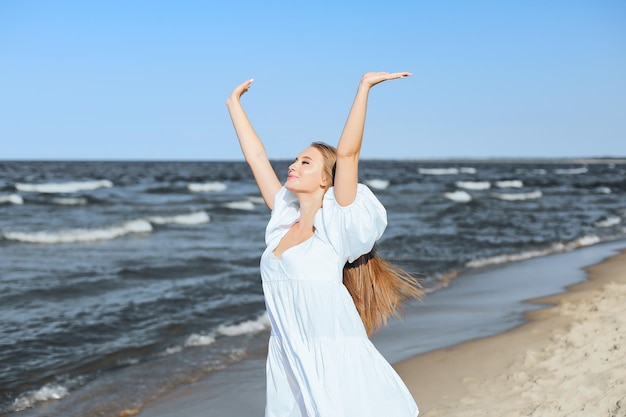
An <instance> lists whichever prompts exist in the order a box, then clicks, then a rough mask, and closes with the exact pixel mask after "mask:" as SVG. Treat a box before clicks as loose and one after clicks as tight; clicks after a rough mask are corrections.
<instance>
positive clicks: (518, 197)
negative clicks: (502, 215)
mask: <svg viewBox="0 0 626 417" xmlns="http://www.w3.org/2000/svg"><path fill="white" fill-rule="evenodd" d="M491 195H492V197H494V198H498V199H500V200H506V201H523V200H536V199H538V198H541V196H542V195H543V194H542V193H541V191H539V190H535V191H531V192H529V193H515V194H507V193H492V194H491Z"/></svg>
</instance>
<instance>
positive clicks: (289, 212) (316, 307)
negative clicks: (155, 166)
mask: <svg viewBox="0 0 626 417" xmlns="http://www.w3.org/2000/svg"><path fill="white" fill-rule="evenodd" d="M409 75H411V74H410V73H408V72H398V73H386V72H375V73H374V72H370V73H367V74H365V75H363V77H362V78H361V81H360V83H359V87H358V90H357V93H356V97H355V99H354V103H353V104H352V108H351V110H350V113H349V115H348V119H347V121H346V124H345V127H344V130H343V132H342V134H341V137H340V140H339V144H338V146H337V149H336V150H335V149H334V148H332V147H331V146H328V145H325V144H322V143H314V144H312V145H311V146H310V147H308V148H306V149H305V150H304V151H303V152H301V153H300V154H299V155H298V156H297V157H296V159H295V161H294V162H293V163H292V164H291V165H290V166H289V172H288V174H287V180H286V182H285V184H284V186H283V185H282V184H281V182H280V180H279V179H278V177H277V176H276V173H275V172H274V170H273V168H272V166H271V165H270V162H269V160H268V157H267V154H266V152H265V148H264V146H263V144H262V143H261V141H260V139H259V137H258V136H257V134H256V133H255V131H254V129H253V127H252V125H251V124H250V121H249V119H248V117H247V116H246V113H245V112H244V110H243V107H242V106H241V102H240V98H241V96H242V95H243V94H244V93H245V92H247V91H248V89H249V88H250V85H251V83H252V80H248V81H246V82H244V83H243V84H241V85H239V86H238V87H236V88H235V90H234V91H233V92H232V94H231V95H230V97H229V98H228V100H227V101H226V104H227V107H228V110H229V113H230V117H231V119H232V122H233V125H234V127H235V131H236V133H237V137H238V138H239V143H240V145H241V149H242V151H243V154H244V157H245V159H246V162H247V163H248V164H249V165H250V168H251V169H252V173H253V175H254V178H255V179H256V182H257V184H258V186H259V189H260V191H261V195H262V196H263V199H264V200H265V203H266V204H267V206H268V207H269V208H270V210H272V216H271V219H270V221H269V223H268V226H267V229H266V234H265V241H266V244H267V249H266V250H265V252H264V253H263V255H262V257H261V277H262V281H263V292H264V294H265V303H266V307H267V311H268V315H269V318H270V322H271V328H272V333H271V336H270V341H269V350H268V358H267V404H266V409H265V416H266V417H295V416H298V417H305V416H306V417H314V416H315V417H381V416H385V417H415V416H416V415H417V414H418V409H417V405H416V404H415V402H414V401H413V398H412V396H411V394H410V393H409V391H408V390H407V388H406V387H405V385H404V384H403V383H402V381H401V380H400V377H399V376H398V375H397V374H396V373H395V371H394V370H393V368H392V367H391V366H390V365H389V364H388V363H387V361H386V360H385V359H384V358H383V357H382V356H381V355H380V353H379V352H378V351H377V350H376V349H375V347H374V346H373V344H372V343H371V342H370V340H369V339H368V333H370V332H371V331H373V330H375V328H376V327H378V326H380V325H381V324H383V323H384V322H385V320H386V318H387V316H388V315H389V314H396V312H397V308H398V307H399V302H400V301H401V300H402V299H404V298H406V297H409V296H411V297H412V296H420V295H421V291H420V290H419V288H418V286H417V283H416V281H415V280H413V279H412V278H411V277H409V276H408V274H406V273H404V272H403V271H401V270H399V269H398V268H395V267H393V266H391V265H389V264H387V263H385V262H384V261H382V260H381V259H380V258H377V257H376V255H375V254H373V253H372V252H371V251H372V248H373V246H374V243H375V241H376V240H378V239H379V238H380V236H381V235H382V233H383V231H384V229H385V227H386V225H387V217H386V212H385V209H384V207H383V206H382V205H381V204H380V202H379V201H378V200H377V199H376V197H375V196H374V194H373V193H372V192H371V191H370V190H369V189H368V188H367V187H366V186H364V185H362V184H358V161H359V153H360V150H361V142H362V137H363V128H364V125H365V114H366V109H367V99H368V95H369V91H370V89H371V88H372V87H373V86H374V85H376V84H379V83H381V82H383V81H387V80H392V79H396V78H404V77H408V76H409ZM344 283H345V285H344ZM348 289H349V290H348Z"/></svg>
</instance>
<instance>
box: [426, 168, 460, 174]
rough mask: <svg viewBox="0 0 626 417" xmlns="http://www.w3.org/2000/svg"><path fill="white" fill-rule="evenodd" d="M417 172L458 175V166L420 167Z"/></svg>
mask: <svg viewBox="0 0 626 417" xmlns="http://www.w3.org/2000/svg"><path fill="white" fill-rule="evenodd" d="M417 172H419V173H420V174H424V175H456V174H458V173H459V169H458V168H418V169H417Z"/></svg>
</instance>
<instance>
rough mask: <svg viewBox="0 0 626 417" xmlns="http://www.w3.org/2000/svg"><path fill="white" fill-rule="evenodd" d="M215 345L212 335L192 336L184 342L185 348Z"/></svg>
mask: <svg viewBox="0 0 626 417" xmlns="http://www.w3.org/2000/svg"><path fill="white" fill-rule="evenodd" d="M213 343H215V336H214V335H213V334H192V335H191V336H189V337H188V338H187V340H185V346H209V345H212V344H213Z"/></svg>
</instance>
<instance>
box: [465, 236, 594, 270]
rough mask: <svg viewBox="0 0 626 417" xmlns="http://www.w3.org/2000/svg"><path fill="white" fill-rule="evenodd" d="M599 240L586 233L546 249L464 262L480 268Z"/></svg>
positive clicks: (565, 249)
mask: <svg viewBox="0 0 626 417" xmlns="http://www.w3.org/2000/svg"><path fill="white" fill-rule="evenodd" d="M601 241H602V240H601V239H600V238H599V237H598V236H595V235H587V236H583V237H580V238H578V239H575V240H573V241H571V242H568V243H555V244H554V245H552V246H551V247H549V248H547V249H539V250H532V251H526V252H520V253H514V254H509V255H499V256H493V257H490V258H482V259H474V260H472V261H469V262H468V263H467V264H465V266H466V267H468V268H481V267H483V266H487V265H499V264H504V263H507V262H516V261H523V260H526V259H531V258H537V257H540V256H545V255H551V254H553V253H561V252H566V251H570V250H573V249H576V248H580V247H583V246H590V245H595V244H596V243H600V242H601Z"/></svg>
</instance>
